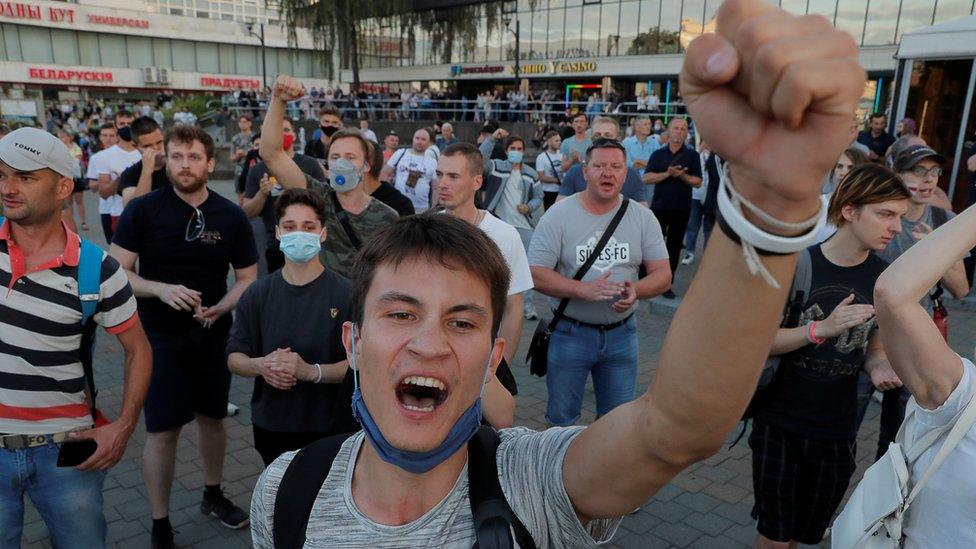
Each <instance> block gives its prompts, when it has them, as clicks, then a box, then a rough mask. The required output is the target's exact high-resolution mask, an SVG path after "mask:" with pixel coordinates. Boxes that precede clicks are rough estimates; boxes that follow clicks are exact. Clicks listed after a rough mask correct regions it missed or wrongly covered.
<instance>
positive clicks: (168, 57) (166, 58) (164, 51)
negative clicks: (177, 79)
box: [152, 38, 173, 68]
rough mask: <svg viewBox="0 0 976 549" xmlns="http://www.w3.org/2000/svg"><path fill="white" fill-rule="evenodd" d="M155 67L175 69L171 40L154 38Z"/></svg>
mask: <svg viewBox="0 0 976 549" xmlns="http://www.w3.org/2000/svg"><path fill="white" fill-rule="evenodd" d="M152 48H153V66H154V67H167V68H173V51H172V50H171V49H170V45H169V39H167V38H153V39H152Z"/></svg>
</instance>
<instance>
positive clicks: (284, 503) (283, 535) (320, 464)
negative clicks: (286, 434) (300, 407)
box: [271, 433, 353, 549]
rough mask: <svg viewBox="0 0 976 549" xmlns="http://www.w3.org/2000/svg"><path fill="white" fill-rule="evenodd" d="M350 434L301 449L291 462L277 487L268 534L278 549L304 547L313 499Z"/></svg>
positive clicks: (325, 439) (337, 436)
mask: <svg viewBox="0 0 976 549" xmlns="http://www.w3.org/2000/svg"><path fill="white" fill-rule="evenodd" d="M352 435H353V433H346V434H344V435H335V436H331V437H328V438H323V439H322V440H317V441H315V442H313V443H312V444H309V445H308V446H306V447H304V448H302V449H301V450H299V451H298V453H297V454H295V457H294V458H292V460H291V463H289V464H288V468H287V469H285V474H284V475H282V476H281V483H279V484H278V493H277V495H275V506H274V516H273V517H272V528H271V533H272V536H273V537H274V546H275V547H276V548H277V549H300V548H301V547H303V546H304V545H305V530H306V529H307V528H308V517H309V515H311V514H312V506H314V505H315V498H317V497H318V495H319V490H321V489H322V484H323V483H324V482H325V479H326V477H328V476H329V471H331V470H332V462H334V461H335V458H336V456H337V455H338V454H339V450H340V449H341V448H342V443H344V442H345V441H346V439H348V438H349V437H351V436H352Z"/></svg>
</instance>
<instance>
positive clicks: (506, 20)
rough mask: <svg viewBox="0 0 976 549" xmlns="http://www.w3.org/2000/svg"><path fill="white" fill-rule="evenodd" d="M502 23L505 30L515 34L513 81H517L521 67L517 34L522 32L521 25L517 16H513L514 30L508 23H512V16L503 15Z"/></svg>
mask: <svg viewBox="0 0 976 549" xmlns="http://www.w3.org/2000/svg"><path fill="white" fill-rule="evenodd" d="M502 23H504V24H505V30H507V31H508V32H510V33H512V34H513V35H514V36H515V82H516V84H517V83H518V80H519V72H520V69H521V67H520V66H519V57H520V55H519V36H520V35H521V34H522V29H521V26H520V25H519V20H518V18H515V30H512V29H511V28H510V27H509V26H508V25H509V24H511V23H512V18H511V17H510V16H507V15H506V16H505V18H504V19H502Z"/></svg>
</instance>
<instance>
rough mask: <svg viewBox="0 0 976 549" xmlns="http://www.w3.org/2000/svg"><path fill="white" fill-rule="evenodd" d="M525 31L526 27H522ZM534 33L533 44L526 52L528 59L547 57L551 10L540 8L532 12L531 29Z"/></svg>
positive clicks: (532, 33)
mask: <svg viewBox="0 0 976 549" xmlns="http://www.w3.org/2000/svg"><path fill="white" fill-rule="evenodd" d="M522 32H525V29H522ZM529 33H531V35H532V45H531V46H530V47H529V49H528V51H527V52H526V54H527V55H526V57H525V58H526V59H533V60H536V59H547V58H548V54H547V53H546V45H547V41H548V40H549V10H547V9H541V8H540V9H538V10H536V11H535V13H533V14H532V27H531V28H530V29H529Z"/></svg>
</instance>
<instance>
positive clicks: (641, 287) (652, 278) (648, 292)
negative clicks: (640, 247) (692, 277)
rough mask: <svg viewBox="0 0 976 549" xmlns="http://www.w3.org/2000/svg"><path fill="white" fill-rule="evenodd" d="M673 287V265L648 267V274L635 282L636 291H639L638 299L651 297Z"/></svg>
mask: <svg viewBox="0 0 976 549" xmlns="http://www.w3.org/2000/svg"><path fill="white" fill-rule="evenodd" d="M670 287H671V266H670V265H665V266H664V268H656V269H653V270H652V269H648V270H647V276H645V277H644V278H642V279H640V280H638V281H637V283H636V284H634V291H636V292H637V299H650V298H652V297H656V296H659V295H661V294H663V293H664V292H666V291H668V288H670Z"/></svg>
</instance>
